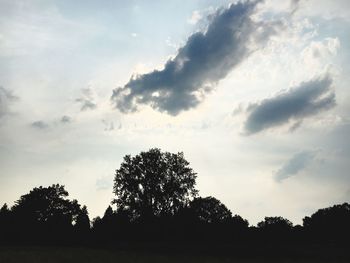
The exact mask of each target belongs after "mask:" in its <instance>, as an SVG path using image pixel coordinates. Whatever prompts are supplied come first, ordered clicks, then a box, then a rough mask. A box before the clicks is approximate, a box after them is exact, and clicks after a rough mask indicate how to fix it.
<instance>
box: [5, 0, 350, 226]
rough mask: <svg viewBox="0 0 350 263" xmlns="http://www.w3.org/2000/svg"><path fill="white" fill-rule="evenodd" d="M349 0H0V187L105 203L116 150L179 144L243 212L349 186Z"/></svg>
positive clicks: (12, 193)
mask: <svg viewBox="0 0 350 263" xmlns="http://www.w3.org/2000/svg"><path fill="white" fill-rule="evenodd" d="M349 62H350V2H349V1H347V0H291V1H289V0H285V1H280V0H265V1H241V2H237V1H226V0H215V1H214V0H191V1H179V0H169V1H161V0H154V1H146V0H144V1H141V0H138V1H137V0H131V1H121V0H120V1H119V0H117V1H111V0H106V1H102V2H101V1H93V0H88V1H82V0H77V1H68V0H56V1H55V0H30V1H24V0H23V1H22V0H0V167H1V169H0V202H1V203H5V202H6V203H7V204H9V205H12V204H13V203H14V201H15V200H18V198H19V197H20V196H21V195H22V194H25V193H28V192H29V191H30V190H31V189H32V188H33V187H36V186H40V185H42V186H48V185H51V184H54V183H60V184H63V185H65V188H66V190H68V192H69V193H70V198H76V199H78V201H79V202H80V203H81V204H84V205H87V206H88V210H89V213H90V217H91V218H93V217H95V216H101V215H103V212H104V211H105V209H106V208H107V206H108V205H109V204H110V202H111V200H112V199H113V193H112V188H113V178H114V172H115V170H116V169H118V168H119V166H120V164H121V162H122V161H123V157H124V156H125V155H126V154H131V155H135V154H138V153H139V152H141V151H147V150H148V149H150V148H154V147H158V148H160V149H162V150H163V151H168V152H184V155H185V158H186V159H187V160H188V161H189V162H190V165H191V167H192V168H193V170H194V171H195V172H196V173H197V189H198V190H199V194H200V196H202V197H205V196H214V197H216V198H218V199H219V200H220V201H221V202H222V203H224V204H225V205H226V206H227V207H228V208H229V209H230V210H231V211H232V213H233V214H239V215H241V216H242V217H244V218H246V219H248V221H249V222H250V224H252V225H255V224H256V223H257V222H259V221H261V220H263V218H264V217H265V216H283V217H285V218H288V219H289V220H291V221H292V222H293V223H295V224H301V223H302V218H303V217H304V216H308V215H311V214H312V213H314V212H315V211H316V210H317V209H319V208H323V207H327V206H330V205H333V204H338V203H343V202H349V201H350V174H349V170H350V160H349V157H350V140H349V134H350V90H349V86H348V83H349V80H350V63H349Z"/></svg>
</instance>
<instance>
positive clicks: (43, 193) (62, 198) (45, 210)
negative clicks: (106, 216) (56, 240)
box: [12, 184, 86, 226]
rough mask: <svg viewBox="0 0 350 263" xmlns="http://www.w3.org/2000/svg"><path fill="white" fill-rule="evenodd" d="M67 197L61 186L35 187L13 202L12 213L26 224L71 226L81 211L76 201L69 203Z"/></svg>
mask: <svg viewBox="0 0 350 263" xmlns="http://www.w3.org/2000/svg"><path fill="white" fill-rule="evenodd" d="M67 197H68V192H67V191H66V190H65V189H64V186H63V185H59V184H54V185H52V186H49V187H42V186H40V187H35V188H34V189H32V190H31V191H30V192H29V193H28V194H25V195H22V196H21V197H20V199H19V200H17V201H16V202H15V205H14V206H13V207H12V211H13V213H14V214H16V215H18V218H22V220H23V221H25V222H27V223H29V222H31V223H46V224H53V225H56V226H57V225H72V223H75V222H76V220H77V218H78V216H79V214H80V213H81V209H80V205H79V204H78V202H77V200H73V201H70V200H68V199H67ZM85 210H86V208H85Z"/></svg>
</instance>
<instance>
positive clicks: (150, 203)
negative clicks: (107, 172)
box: [114, 148, 198, 220]
mask: <svg viewBox="0 0 350 263" xmlns="http://www.w3.org/2000/svg"><path fill="white" fill-rule="evenodd" d="M195 180H196V173H194V172H193V170H192V168H190V167H189V162H188V161H186V160H185V158H184V155H183V153H177V154H172V153H169V152H161V151H160V149H157V148H154V149H150V150H149V151H147V152H141V153H140V154H138V155H136V156H134V157H131V156H130V155H126V156H125V157H124V161H123V163H122V164H121V166H120V168H119V169H118V170H116V173H115V178H114V194H115V195H116V199H115V200H114V203H115V204H117V207H118V210H125V211H127V212H128V213H129V215H130V218H131V219H132V220H135V219H138V218H149V217H154V216H156V217H159V216H170V215H174V214H175V213H176V212H177V211H179V209H181V208H182V207H184V206H186V205H187V204H188V203H189V202H190V200H191V198H192V197H195V196H196V195H197V192H198V191H197V190H196V189H195V184H196V181H195Z"/></svg>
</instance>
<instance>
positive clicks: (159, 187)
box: [0, 148, 350, 247]
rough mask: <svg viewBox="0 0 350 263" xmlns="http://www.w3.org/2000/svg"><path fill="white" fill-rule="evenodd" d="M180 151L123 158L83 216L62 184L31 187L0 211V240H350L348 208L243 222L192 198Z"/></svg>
mask: <svg viewBox="0 0 350 263" xmlns="http://www.w3.org/2000/svg"><path fill="white" fill-rule="evenodd" d="M196 176H197V175H196V173H195V172H194V171H193V170H192V168H190V166H189V162H188V161H186V160H185V158H184V155H183V153H176V154H174V153H169V152H162V151H161V150H160V149H157V148H154V149H150V150H149V151H147V152H141V153H140V154H138V155H135V156H130V155H126V156H125V157H124V160H123V162H122V164H121V166H120V168H119V169H117V170H116V172H115V178H114V186H113V193H114V195H115V198H114V200H113V201H112V204H115V205H116V209H112V207H111V206H108V208H107V209H106V211H105V213H104V215H103V216H102V217H96V218H94V219H92V220H90V218H89V215H88V210H87V207H86V206H82V205H81V204H79V203H78V201H77V200H70V199H69V198H68V196H69V195H68V192H67V191H66V190H65V188H64V186H63V185H59V184H55V185H52V186H48V187H42V186H40V187H36V188H34V189H32V190H31V191H30V192H29V193H27V194H25V195H22V196H21V197H20V198H19V199H18V200H17V201H15V204H14V205H13V206H12V207H8V206H7V205H6V204H4V205H3V206H2V208H1V209H0V243H1V244H3V245H8V244H10V245H11V244H66V245H70V244H92V245H93V244H95V245H119V246H126V247H127V246H134V245H140V244H163V245H164V244H168V245H175V246H185V245H193V244H196V245H205V244H209V245H211V246H223V245H228V244H235V245H242V246H254V245H259V244H304V245H308V244H340V245H342V244H347V245H349V244H350V241H349V238H348V237H349V234H350V205H349V204H348V203H344V204H339V205H334V206H332V207H328V208H323V209H319V210H318V211H317V212H315V213H314V214H312V215H311V216H306V217H305V218H304V219H303V224H302V225H295V226H294V225H293V224H292V223H291V222H290V221H289V220H288V219H286V218H283V217H265V219H264V220H263V221H261V222H259V223H258V224H257V226H250V225H249V223H248V221H247V220H246V219H243V218H242V217H241V216H239V215H233V214H232V212H231V211H230V210H229V209H228V208H227V207H226V206H225V205H224V204H223V203H221V202H220V201H219V200H218V199H216V198H215V197H200V196H199V194H198V190H197V189H196V188H195V186H196Z"/></svg>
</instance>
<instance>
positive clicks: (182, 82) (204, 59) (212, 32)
mask: <svg viewBox="0 0 350 263" xmlns="http://www.w3.org/2000/svg"><path fill="white" fill-rule="evenodd" d="M258 2H259V1H254V2H252V1H249V2H239V3H236V4H232V5H230V6H229V7H228V8H227V9H220V10H218V11H217V12H216V13H215V14H213V15H212V16H211V18H210V23H209V25H208V28H207V30H206V31H205V32H196V33H194V34H192V35H191V36H190V37H189V38H188V40H187V42H186V44H185V45H184V46H183V47H181V48H180V49H179V50H178V53H177V55H176V56H175V57H174V58H172V59H169V60H168V61H167V62H166V64H165V65H164V69H162V70H154V71H153V72H150V73H148V74H143V75H137V76H133V77H132V78H131V79H130V80H129V82H128V83H127V84H126V85H125V86H124V87H119V88H116V89H114V90H113V94H112V97H111V100H112V102H113V103H114V104H115V107H116V108H117V109H119V110H120V111H121V112H123V113H129V112H135V111H136V110H137V109H138V106H139V105H141V104H147V105H150V106H151V107H152V108H153V109H155V110H158V111H160V112H166V113H168V114H170V115H177V114H179V113H180V112H181V111H185V110H189V109H191V108H194V107H196V106H197V105H198V104H200V103H201V102H202V101H203V99H204V98H205V96H206V95H207V94H208V93H209V92H210V91H212V90H213V88H214V87H215V86H216V85H217V83H218V82H219V81H220V80H221V79H223V78H225V77H226V76H227V74H228V73H229V72H230V71H231V70H232V69H233V68H234V67H236V66H238V65H239V64H240V63H241V62H242V61H244V60H245V59H246V58H247V57H248V56H249V55H250V54H252V53H253V52H254V51H255V50H257V49H259V48H261V47H262V46H263V45H264V44H266V42H267V41H268V39H269V38H270V36H271V35H273V34H276V32H277V30H279V29H280V28H281V26H282V24H281V22H276V21H272V22H271V21H269V22H262V21H254V20H253V19H252V18H251V16H252V15H253V14H255V13H256V12H255V10H256V8H255V7H256V5H257V3H258Z"/></svg>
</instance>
